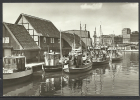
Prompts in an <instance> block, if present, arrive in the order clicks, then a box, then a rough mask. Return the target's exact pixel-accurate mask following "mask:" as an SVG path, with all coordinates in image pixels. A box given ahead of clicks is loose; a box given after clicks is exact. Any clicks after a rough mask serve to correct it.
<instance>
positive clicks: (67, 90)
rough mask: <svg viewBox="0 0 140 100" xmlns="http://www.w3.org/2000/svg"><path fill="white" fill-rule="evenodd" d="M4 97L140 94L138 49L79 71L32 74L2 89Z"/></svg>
mask: <svg viewBox="0 0 140 100" xmlns="http://www.w3.org/2000/svg"><path fill="white" fill-rule="evenodd" d="M3 95H4V96H139V52H123V59H122V60H121V61H116V62H110V64H108V65H102V66H94V68H93V69H92V70H90V71H88V72H85V73H81V74H66V73H64V72H62V71H59V72H48V73H44V72H43V71H39V72H36V73H34V75H33V76H32V78H31V79H30V80H29V81H27V82H24V83H21V84H16V85H12V86H7V87H4V88H3Z"/></svg>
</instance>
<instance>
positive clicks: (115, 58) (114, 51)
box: [108, 48, 123, 61]
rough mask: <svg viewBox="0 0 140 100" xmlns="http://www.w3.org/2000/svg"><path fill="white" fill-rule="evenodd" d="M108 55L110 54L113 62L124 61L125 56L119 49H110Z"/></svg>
mask: <svg viewBox="0 0 140 100" xmlns="http://www.w3.org/2000/svg"><path fill="white" fill-rule="evenodd" d="M108 53H110V57H111V59H112V61H119V60H122V58H123V56H122V54H121V53H120V52H119V51H118V50H117V49H115V48H114V49H108Z"/></svg>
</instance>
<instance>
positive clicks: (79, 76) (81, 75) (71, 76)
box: [63, 70, 93, 79]
mask: <svg viewBox="0 0 140 100" xmlns="http://www.w3.org/2000/svg"><path fill="white" fill-rule="evenodd" d="M92 74H93V70H89V71H87V72H85V73H78V74H67V73H64V74H63V76H64V78H66V79H83V78H85V77H87V76H89V75H92Z"/></svg>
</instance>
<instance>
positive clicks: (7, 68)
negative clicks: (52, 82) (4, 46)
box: [3, 56, 33, 86]
mask: <svg viewBox="0 0 140 100" xmlns="http://www.w3.org/2000/svg"><path fill="white" fill-rule="evenodd" d="M25 65H26V57H25V56H8V57H3V86H8V85H14V84H18V83H21V82H25V81H27V80H28V79H30V78H31V76H32V74H33V70H32V69H31V68H28V67H25Z"/></svg>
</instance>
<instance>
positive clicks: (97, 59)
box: [92, 47, 110, 67]
mask: <svg viewBox="0 0 140 100" xmlns="http://www.w3.org/2000/svg"><path fill="white" fill-rule="evenodd" d="M92 54H93V55H92V66H93V67H95V66H100V65H104V64H109V61H110V57H109V56H108V55H107V54H106V53H105V51H103V50H101V48H97V47H96V48H94V51H93V53H92Z"/></svg>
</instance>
